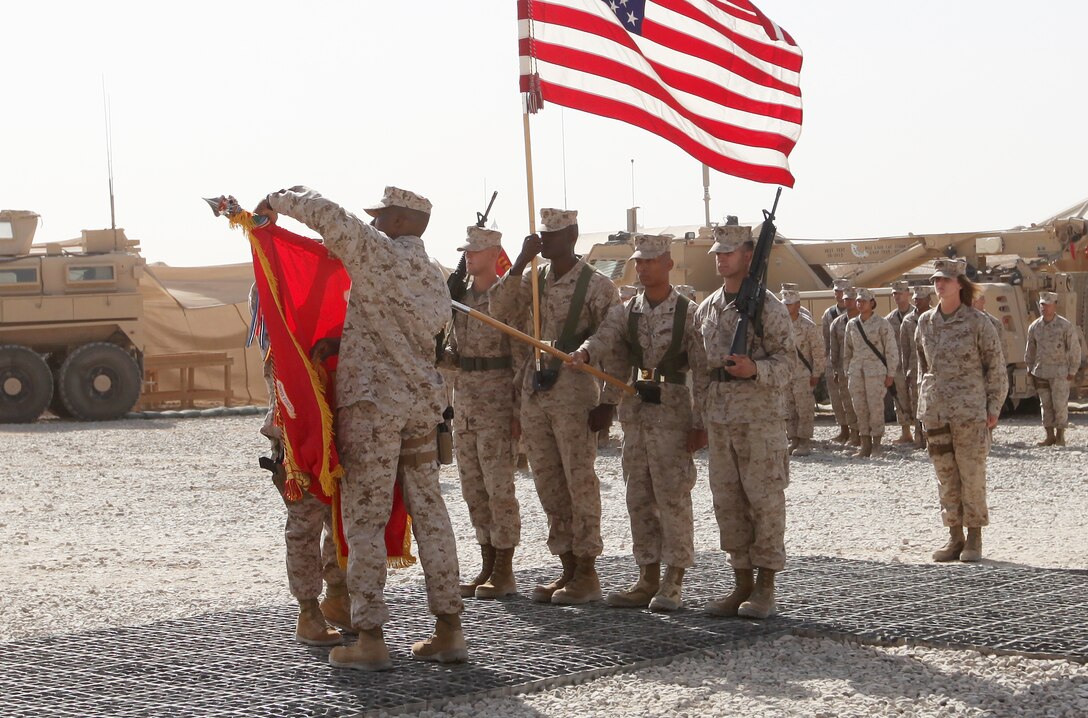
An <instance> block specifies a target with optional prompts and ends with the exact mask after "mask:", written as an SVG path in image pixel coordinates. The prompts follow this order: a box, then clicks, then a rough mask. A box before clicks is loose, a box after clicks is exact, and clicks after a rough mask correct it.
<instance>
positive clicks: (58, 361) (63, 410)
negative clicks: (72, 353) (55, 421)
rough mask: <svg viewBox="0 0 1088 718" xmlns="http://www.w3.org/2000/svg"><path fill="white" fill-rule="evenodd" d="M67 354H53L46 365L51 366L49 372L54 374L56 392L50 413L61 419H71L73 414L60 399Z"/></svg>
mask: <svg viewBox="0 0 1088 718" xmlns="http://www.w3.org/2000/svg"><path fill="white" fill-rule="evenodd" d="M66 356H67V355H66V354H51V355H50V356H49V359H48V360H47V361H46V364H48V365H49V370H50V371H51V372H53V387H54V388H55V389H56V391H54V392H53V398H52V400H50V402H49V411H51V412H53V416H56V417H57V418H59V419H71V418H72V414H71V413H70V412H69V411H68V407H66V406H65V405H64V402H63V401H61V399H60V389H59V388H58V387H60V368H61V366H62V365H63V364H64V359H65V357H66Z"/></svg>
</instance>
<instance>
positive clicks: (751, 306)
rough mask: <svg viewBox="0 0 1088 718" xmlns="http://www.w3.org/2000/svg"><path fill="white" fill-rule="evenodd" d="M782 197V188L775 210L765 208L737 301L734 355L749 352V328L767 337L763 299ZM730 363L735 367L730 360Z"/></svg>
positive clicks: (778, 192) (778, 194)
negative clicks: (780, 198)
mask: <svg viewBox="0 0 1088 718" xmlns="http://www.w3.org/2000/svg"><path fill="white" fill-rule="evenodd" d="M781 196H782V188H781V187H779V188H778V191H777V192H775V195H774V204H773V205H772V206H771V211H770V212H768V211H767V210H763V227H762V229H760V231H759V240H758V241H757V242H756V246H755V249H754V250H753V252H752V263H751V264H750V265H749V266H748V276H747V277H745V278H744V281H743V282H741V285H740V292H739V293H738V294H737V299H736V302H734V304H735V305H736V307H737V311H738V312H740V321H739V322H738V323H737V331H736V333H735V334H734V335H733V344H732V346H730V348H729V353H730V354H736V355H738V356H739V355H747V354H748V327H749V326H751V327H752V328H754V329H755V332H756V336H757V337H762V336H763V298H764V296H765V295H766V292H767V266H768V264H770V260H771V246H772V245H773V244H774V237H775V235H776V234H777V233H778V230H777V229H776V228H775V226H774V219H775V212H776V211H778V198H779V197H781ZM729 366H732V364H731V363H730V364H729Z"/></svg>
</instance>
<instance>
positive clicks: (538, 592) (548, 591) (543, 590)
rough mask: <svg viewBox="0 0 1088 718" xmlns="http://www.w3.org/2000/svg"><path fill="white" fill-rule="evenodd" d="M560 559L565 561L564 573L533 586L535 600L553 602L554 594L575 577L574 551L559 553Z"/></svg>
mask: <svg viewBox="0 0 1088 718" xmlns="http://www.w3.org/2000/svg"><path fill="white" fill-rule="evenodd" d="M559 560H560V561H561V562H562V563H563V573H561V574H559V577H558V578H556V579H555V580H554V581H552V582H551V583H545V584H542V585H538V586H534V587H533V600H534V601H536V602H537V603H551V602H552V594H554V593H555V592H556V591H558V590H559V589H561V588H563V587H564V586H566V585H567V582H568V581H570V580H571V579H572V578H574V552H573V551H567V552H566V553H562V554H559Z"/></svg>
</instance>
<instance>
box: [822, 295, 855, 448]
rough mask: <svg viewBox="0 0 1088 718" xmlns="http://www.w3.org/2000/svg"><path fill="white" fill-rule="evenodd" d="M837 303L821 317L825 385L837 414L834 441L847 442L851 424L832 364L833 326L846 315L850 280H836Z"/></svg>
mask: <svg viewBox="0 0 1088 718" xmlns="http://www.w3.org/2000/svg"><path fill="white" fill-rule="evenodd" d="M833 286H834V288H835V303H834V304H833V305H831V306H830V307H828V308H827V309H825V310H824V313H823V316H821V317H820V327H821V331H822V332H823V337H824V364H825V368H824V385H825V386H826V387H827V396H828V398H829V399H830V400H831V410H832V411H834V412H835V423H836V424H838V425H839V434H838V436H835V437H832V441H846V440H847V439H849V438H850V422H849V421H848V420H847V416H846V408H845V407H844V406H843V403H842V395H841V394H840V393H839V379H838V377H837V375H836V373H835V366H834V364H832V362H831V324H832V323H833V322H834V321H835V320H836V319H838V318H839V317H840V316H841V315H842V314H845V313H846V303H845V301H844V300H843V297H844V296H845V292H846V290H847V289H849V288H850V280H849V279H841V278H840V279H836V280H835V281H834V283H833Z"/></svg>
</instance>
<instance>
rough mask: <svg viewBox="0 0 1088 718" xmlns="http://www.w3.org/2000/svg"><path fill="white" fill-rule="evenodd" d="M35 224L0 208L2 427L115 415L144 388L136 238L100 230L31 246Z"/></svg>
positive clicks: (31, 217) (29, 216)
mask: <svg viewBox="0 0 1088 718" xmlns="http://www.w3.org/2000/svg"><path fill="white" fill-rule="evenodd" d="M38 219H39V217H38V215H37V214H36V213H34V212H28V211H24V210H0V423H23V422H31V421H34V420H35V419H37V418H38V417H39V416H40V415H41V414H42V413H43V412H44V411H45V410H46V409H51V410H52V411H53V413H55V414H57V415H58V416H62V417H72V418H75V419H80V420H84V421H98V420H106V419H117V418H120V417H122V416H124V415H125V414H126V413H128V412H129V411H130V410H131V409H132V407H133V406H134V405H135V403H136V401H137V399H139V397H140V389H141V386H142V383H143V367H142V363H143V354H142V349H141V347H142V339H141V317H142V315H143V300H142V298H141V295H140V290H139V286H138V282H139V277H140V273H141V272H142V269H143V265H144V260H143V258H142V257H141V256H140V255H139V252H138V246H139V242H137V241H132V240H129V239H127V238H126V237H125V233H124V230H122V229H117V230H112V229H105V230H85V231H84V232H83V233H82V236H81V237H80V238H78V239H74V240H69V241H65V242H52V243H49V244H46V245H44V246H32V242H33V239H34V233H35V231H36V230H37V227H38Z"/></svg>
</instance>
